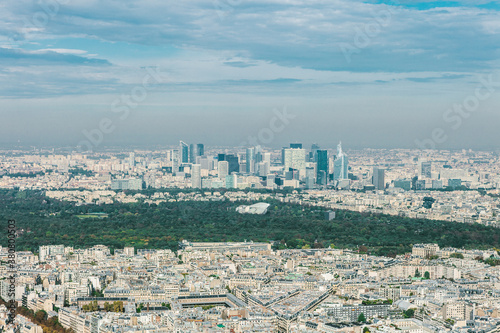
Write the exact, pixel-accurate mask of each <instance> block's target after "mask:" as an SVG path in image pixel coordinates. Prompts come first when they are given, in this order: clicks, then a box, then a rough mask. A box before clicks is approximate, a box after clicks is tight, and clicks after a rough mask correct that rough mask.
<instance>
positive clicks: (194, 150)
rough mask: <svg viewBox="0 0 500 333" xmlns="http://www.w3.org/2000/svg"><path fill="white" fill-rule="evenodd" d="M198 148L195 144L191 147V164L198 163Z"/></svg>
mask: <svg viewBox="0 0 500 333" xmlns="http://www.w3.org/2000/svg"><path fill="white" fill-rule="evenodd" d="M196 156H198V155H197V154H196V146H195V145H194V144H190V145H189V163H193V164H194V163H196Z"/></svg>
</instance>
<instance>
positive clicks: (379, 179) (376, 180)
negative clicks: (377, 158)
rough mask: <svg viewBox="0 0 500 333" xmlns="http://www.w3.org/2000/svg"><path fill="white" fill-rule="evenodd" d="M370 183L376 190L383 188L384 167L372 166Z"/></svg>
mask: <svg viewBox="0 0 500 333" xmlns="http://www.w3.org/2000/svg"><path fill="white" fill-rule="evenodd" d="M372 184H373V185H374V186H375V189H376V190H383V189H385V170H384V169H379V168H377V167H375V168H373V180H372Z"/></svg>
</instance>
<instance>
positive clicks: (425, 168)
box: [419, 160, 432, 178]
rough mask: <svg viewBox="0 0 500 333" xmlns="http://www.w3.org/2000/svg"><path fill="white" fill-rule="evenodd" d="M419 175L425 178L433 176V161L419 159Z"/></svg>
mask: <svg viewBox="0 0 500 333" xmlns="http://www.w3.org/2000/svg"><path fill="white" fill-rule="evenodd" d="M419 164H420V168H419V169H420V170H419V175H420V176H421V177H423V178H432V162H428V161H425V160H422V161H419Z"/></svg>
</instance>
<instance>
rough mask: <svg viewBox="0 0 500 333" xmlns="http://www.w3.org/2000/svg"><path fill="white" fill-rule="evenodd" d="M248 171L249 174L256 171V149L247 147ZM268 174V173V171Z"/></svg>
mask: <svg viewBox="0 0 500 333" xmlns="http://www.w3.org/2000/svg"><path fill="white" fill-rule="evenodd" d="M246 161H247V164H246V172H247V173H249V174H253V173H255V149H254V148H247V156H246ZM266 175H267V173H266Z"/></svg>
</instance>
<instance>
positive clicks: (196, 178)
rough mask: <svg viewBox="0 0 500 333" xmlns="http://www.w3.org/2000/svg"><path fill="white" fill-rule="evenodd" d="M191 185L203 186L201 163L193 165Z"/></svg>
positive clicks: (193, 186) (194, 186) (195, 186)
mask: <svg viewBox="0 0 500 333" xmlns="http://www.w3.org/2000/svg"><path fill="white" fill-rule="evenodd" d="M191 187H192V188H201V165H200V164H193V165H192V167H191Z"/></svg>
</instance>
